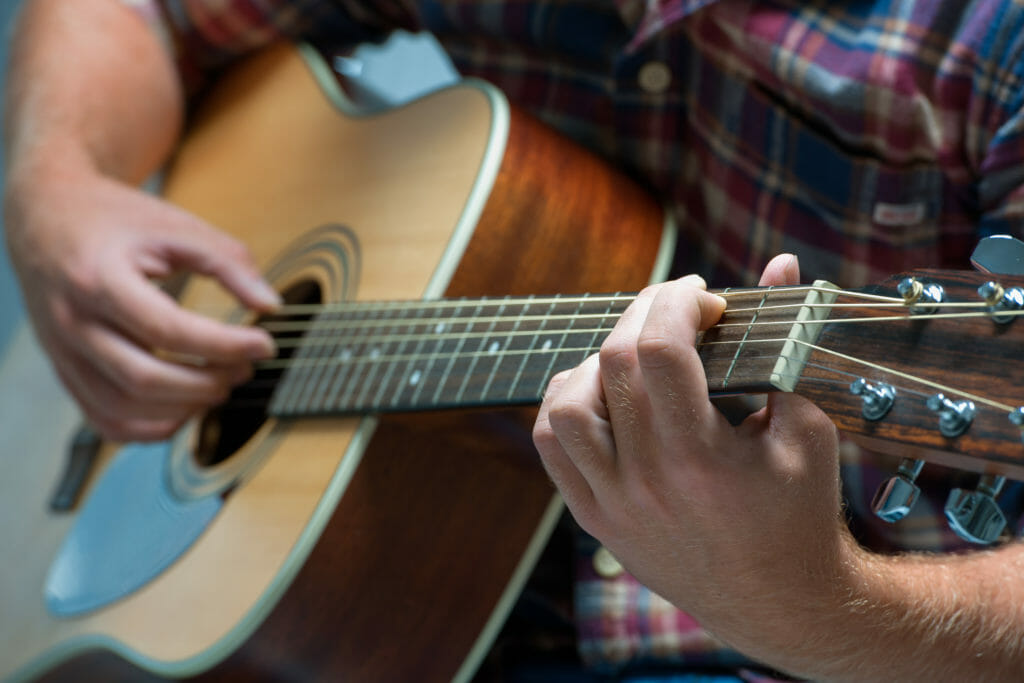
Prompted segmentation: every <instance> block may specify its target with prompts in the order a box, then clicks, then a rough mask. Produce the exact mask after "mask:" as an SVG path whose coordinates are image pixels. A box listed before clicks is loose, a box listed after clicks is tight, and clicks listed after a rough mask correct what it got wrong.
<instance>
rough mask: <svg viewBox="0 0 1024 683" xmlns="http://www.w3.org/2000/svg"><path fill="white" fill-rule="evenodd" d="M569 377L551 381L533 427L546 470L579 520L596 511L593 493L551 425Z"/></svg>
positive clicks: (563, 375)
mask: <svg viewBox="0 0 1024 683" xmlns="http://www.w3.org/2000/svg"><path fill="white" fill-rule="evenodd" d="M568 374H569V373H568V372H562V373H559V374H557V375H555V376H554V377H552V378H551V382H550V383H549V384H548V388H547V391H546V392H545V393H544V400H543V401H542V402H541V405H540V411H539V412H538V413H537V420H536V422H535V423H534V426H533V443H534V445H535V446H536V447H537V452H538V453H539V454H540V459H541V462H542V463H543V465H544V469H545V470H546V471H547V473H548V476H549V477H550V478H551V481H552V482H553V483H554V485H555V487H556V488H557V489H558V491H559V493H561V494H562V498H563V499H564V500H565V504H566V505H567V506H568V507H569V510H570V512H572V514H573V516H575V517H576V518H577V519H580V516H583V517H586V516H587V515H588V514H590V511H591V510H592V509H593V508H594V493H593V491H592V490H591V489H590V485H589V484H588V483H587V480H586V478H584V476H583V475H582V474H581V473H580V471H579V470H578V469H576V465H575V464H574V463H573V461H572V458H570V457H569V454H568V453H566V451H565V448H563V447H562V442H561V440H560V439H559V438H558V436H557V435H556V434H555V430H554V428H553V427H552V425H551V406H552V405H553V404H554V403H556V402H557V400H558V397H559V395H560V393H561V389H562V386H563V385H564V383H565V380H566V378H567V377H568Z"/></svg>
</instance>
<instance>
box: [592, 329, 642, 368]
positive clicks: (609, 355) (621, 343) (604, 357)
mask: <svg viewBox="0 0 1024 683" xmlns="http://www.w3.org/2000/svg"><path fill="white" fill-rule="evenodd" d="M598 356H599V358H600V363H601V367H602V368H604V369H605V370H606V371H609V372H613V373H614V372H623V371H628V370H629V369H631V368H633V367H635V366H636V363H637V345H636V341H635V340H633V339H628V338H626V337H625V336H624V335H617V334H615V333H614V332H613V333H612V334H611V335H610V336H609V337H608V338H607V339H605V340H604V343H602V344H601V349H600V351H599V352H598Z"/></svg>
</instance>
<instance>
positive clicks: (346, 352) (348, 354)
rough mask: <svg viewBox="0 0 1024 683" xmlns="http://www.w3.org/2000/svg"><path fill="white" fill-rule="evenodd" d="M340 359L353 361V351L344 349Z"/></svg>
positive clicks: (339, 356)
mask: <svg viewBox="0 0 1024 683" xmlns="http://www.w3.org/2000/svg"><path fill="white" fill-rule="evenodd" d="M338 358H339V359H341V360H343V361H349V360H352V349H342V350H341V353H339V354H338Z"/></svg>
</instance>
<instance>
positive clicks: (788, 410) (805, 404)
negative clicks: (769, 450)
mask: <svg viewBox="0 0 1024 683" xmlns="http://www.w3.org/2000/svg"><path fill="white" fill-rule="evenodd" d="M766 415H767V425H768V430H767V431H766V433H765V436H766V437H767V438H770V439H772V440H773V441H775V442H776V443H777V444H779V446H780V448H778V449H777V452H778V453H779V454H780V456H781V457H783V458H785V459H786V460H787V462H788V463H789V465H791V466H796V467H800V468H801V469H802V468H814V469H817V468H825V470H826V471H829V472H832V471H834V472H835V473H837V474H838V467H839V432H838V430H837V429H836V426H835V424H834V423H833V422H832V420H830V419H829V417H828V416H827V415H826V414H825V413H823V412H822V411H821V410H820V409H819V408H818V407H817V406H816V405H814V404H813V403H811V402H810V401H809V400H807V399H805V398H804V397H802V396H799V395H797V394H793V393H788V392H781V391H780V392H773V393H772V394H769V395H768V402H767V405H766ZM801 454H809V455H810V457H809V458H807V462H803V461H801V460H799V458H800V457H801Z"/></svg>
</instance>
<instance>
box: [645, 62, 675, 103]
mask: <svg viewBox="0 0 1024 683" xmlns="http://www.w3.org/2000/svg"><path fill="white" fill-rule="evenodd" d="M637 82H638V83H639V84H640V87H641V88H643V89H644V90H645V91H646V92H649V93H651V94H652V95H657V94H659V93H663V92H665V91H666V90H668V86H669V85H671V83H672V70H671V69H669V68H668V65H666V64H665V63H664V62H647V63H646V64H644V65H643V66H642V67H640V72H639V73H638V74H637Z"/></svg>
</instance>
